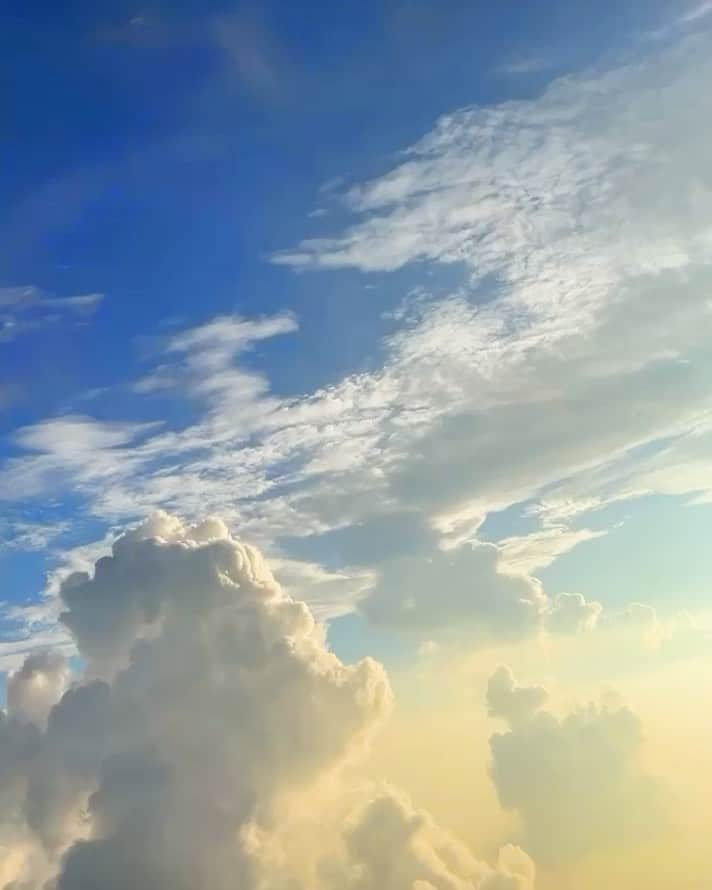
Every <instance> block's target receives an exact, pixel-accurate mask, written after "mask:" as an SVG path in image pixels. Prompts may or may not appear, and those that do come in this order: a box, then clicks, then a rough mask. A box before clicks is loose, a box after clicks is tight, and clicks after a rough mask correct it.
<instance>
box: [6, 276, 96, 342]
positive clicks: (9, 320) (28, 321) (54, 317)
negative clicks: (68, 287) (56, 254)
mask: <svg viewBox="0 0 712 890" xmlns="http://www.w3.org/2000/svg"><path fill="white" fill-rule="evenodd" d="M103 300H104V294H101V293H91V294H77V295H74V296H69V297H52V296H49V295H48V294H47V293H46V292H45V291H43V290H41V289H40V288H38V287H35V286H34V285H27V286H19V287H0V343H2V342H5V343H7V342H9V341H10V340H14V339H15V337H17V336H18V335H20V334H23V333H26V332H28V331H34V330H38V329H42V328H46V327H48V326H50V325H54V324H57V323H59V322H63V321H66V320H67V319H68V318H69V319H71V318H75V319H77V318H79V319H81V318H86V317H88V316H90V315H92V314H93V313H94V312H96V311H97V309H98V308H99V306H100V304H101V303H102V301H103Z"/></svg>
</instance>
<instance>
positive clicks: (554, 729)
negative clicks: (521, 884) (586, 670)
mask: <svg viewBox="0 0 712 890" xmlns="http://www.w3.org/2000/svg"><path fill="white" fill-rule="evenodd" d="M546 697H547V696H546V691H545V690H544V689H543V688H542V687H538V686H537V687H521V686H518V685H517V684H516V682H515V681H514V677H513V676H512V672H511V670H510V669H509V668H506V667H500V668H499V669H498V670H497V672H496V673H495V674H494V675H493V676H492V677H491V678H490V681H489V686H488V690H487V700H488V705H489V709H490V713H491V714H492V715H493V716H496V717H501V718H502V719H503V720H505V722H507V723H508V725H509V728H508V729H507V731H505V732H499V733H495V734H494V735H493V736H492V738H491V739H490V747H491V751H492V767H491V774H492V779H493V781H494V784H495V786H496V789H497V794H498V796H499V799H500V802H501V804H502V806H503V807H505V808H507V809H511V810H515V811H516V812H517V813H518V814H519V816H520V818H521V821H522V825H523V831H524V840H525V842H526V846H527V849H529V850H531V851H532V853H533V854H534V855H535V857H536V858H537V860H538V861H539V860H540V861H541V862H545V863H554V864H561V863H566V862H569V861H572V860H576V859H580V858H581V857H583V856H585V855H586V854H588V853H591V852H594V851H601V850H607V849H611V848H613V849H616V848H618V849H628V848H630V846H631V845H632V844H634V843H636V842H638V841H640V840H642V839H644V838H646V837H650V836H651V835H654V834H655V833H656V832H659V831H661V830H662V829H663V828H664V826H665V819H666V807H667V799H666V795H665V793H664V790H663V788H662V786H661V785H660V783H659V782H658V781H657V780H656V779H655V778H654V777H653V776H651V775H649V774H648V773H647V772H646V771H645V769H644V767H643V766H642V763H641V758H640V755H641V744H642V739H643V736H642V727H641V724H640V721H639V719H638V717H637V716H636V715H635V714H634V713H633V712H632V711H630V710H629V709H628V708H625V707H608V706H605V705H600V706H599V705H596V704H589V705H588V706H586V707H583V708H579V709H576V710H573V711H571V712H570V713H568V714H567V715H565V716H564V717H562V718H559V717H557V716H555V715H554V714H553V713H552V712H550V711H548V710H545V709H544V707H543V705H544V703H545V701H546Z"/></svg>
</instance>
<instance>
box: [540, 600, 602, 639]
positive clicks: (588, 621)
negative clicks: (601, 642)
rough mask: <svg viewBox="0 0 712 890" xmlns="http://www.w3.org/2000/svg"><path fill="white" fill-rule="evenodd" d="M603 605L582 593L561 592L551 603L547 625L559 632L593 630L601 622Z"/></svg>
mask: <svg viewBox="0 0 712 890" xmlns="http://www.w3.org/2000/svg"><path fill="white" fill-rule="evenodd" d="M602 612H603V606H602V605H601V604H600V603H597V602H596V601H595V600H594V601H590V600H586V598H585V597H584V596H583V595H582V594H580V593H559V594H557V595H556V596H555V597H554V599H553V601H552V602H551V603H550V605H549V609H548V614H547V627H548V628H549V629H550V630H553V631H555V632H559V633H580V632H583V631H587V630H593V629H594V628H595V627H596V626H597V625H598V622H599V619H600V617H601V614H602Z"/></svg>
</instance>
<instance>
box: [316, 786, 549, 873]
mask: <svg viewBox="0 0 712 890" xmlns="http://www.w3.org/2000/svg"><path fill="white" fill-rule="evenodd" d="M345 846H346V856H345V857H344V858H345V862H342V861H334V862H330V863H327V865H326V866H325V867H324V872H325V875H326V880H325V887H326V888H328V890H332V888H333V890H534V879H535V867H534V863H533V862H532V861H531V859H530V858H529V857H528V856H527V854H526V853H524V852H523V851H522V850H520V849H519V848H518V847H514V846H507V847H503V848H502V849H501V850H500V851H499V855H498V861H497V863H496V865H495V866H494V867H491V866H489V865H487V864H485V863H483V862H480V861H479V860H477V859H475V858H474V856H473V855H472V853H471V852H470V851H469V850H468V849H467V847H466V846H465V845H464V844H462V843H461V842H460V841H458V840H457V839H456V838H454V837H453V836H452V835H450V834H449V833H448V832H447V831H445V830H444V829H442V828H441V827H440V826H439V825H438V824H437V823H435V822H434V821H433V819H432V818H431V816H430V815H429V814H428V813H427V812H425V811H423V810H416V809H414V807H413V805H412V804H411V803H410V801H409V800H408V798H407V797H406V796H405V795H403V794H402V793H399V792H397V791H395V790H394V789H385V790H384V791H382V792H381V793H380V794H378V795H376V796H375V797H373V799H372V800H370V801H369V802H368V803H367V804H366V806H364V807H363V808H362V810H361V812H360V813H358V814H357V815H356V816H355V817H352V820H351V824H349V825H348V826H347V828H346V831H345Z"/></svg>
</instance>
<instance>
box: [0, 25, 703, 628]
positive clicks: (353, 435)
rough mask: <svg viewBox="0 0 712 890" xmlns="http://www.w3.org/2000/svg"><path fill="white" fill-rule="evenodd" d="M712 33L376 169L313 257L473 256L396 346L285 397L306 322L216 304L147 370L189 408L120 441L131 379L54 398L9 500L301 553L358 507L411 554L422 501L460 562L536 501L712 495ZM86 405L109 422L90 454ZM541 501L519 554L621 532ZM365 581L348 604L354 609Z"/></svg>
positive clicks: (413, 316)
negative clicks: (378, 359) (243, 314)
mask: <svg viewBox="0 0 712 890" xmlns="http://www.w3.org/2000/svg"><path fill="white" fill-rule="evenodd" d="M709 43H710V35H709V34H708V33H707V32H705V31H701V32H700V33H699V34H698V35H693V36H689V37H686V38H685V39H684V40H681V41H679V42H678V43H677V44H676V45H674V46H670V47H666V48H660V51H659V52H656V53H655V54H653V55H651V57H650V58H647V59H634V60H629V61H628V62H627V63H625V64H621V65H619V66H618V67H617V68H611V69H610V70H606V71H603V70H599V71H589V72H586V73H584V74H581V75H577V76H571V77H566V78H560V79H559V80H557V81H555V82H554V83H553V84H551V85H550V87H549V88H547V90H546V91H545V92H544V93H542V95H541V96H539V97H537V98H535V99H532V100H526V101H518V102H510V103H505V104H502V105H495V106H491V107H489V108H467V109H461V110H459V111H456V112H454V113H452V114H450V115H447V116H446V117H444V118H443V119H442V120H441V121H439V122H438V123H437V124H436V126H435V127H434V128H433V130H432V131H431V132H430V133H429V134H427V135H426V136H425V137H424V138H423V140H421V142H419V143H418V144H417V145H415V146H411V147H410V149H408V150H406V152H405V153H404V155H401V156H399V161H398V162H396V163H395V164H394V165H393V167H392V169H391V170H390V171H386V172H385V173H384V174H383V175H382V176H380V177H378V178H376V179H374V180H372V181H369V182H364V183H361V184H359V185H357V186H355V187H354V188H352V189H351V190H350V191H349V192H348V193H347V194H346V195H345V196H344V199H345V201H346V203H347V205H348V207H349V208H350V209H351V210H352V211H353V213H354V222H353V225H352V227H351V228H350V229H349V230H348V231H345V232H338V231H337V232H332V233H331V235H329V236H328V237H327V238H326V241H325V242H324V241H322V242H320V243H313V242H310V243H309V244H307V245H301V246H299V248H298V252H301V253H304V254H305V256H306V255H308V257H307V259H306V260H304V261H303V262H301V261H300V263H298V265H306V266H309V267H312V268H320V267H322V266H329V267H334V266H338V267H339V268H341V267H343V266H356V267H357V268H359V269H360V270H362V271H369V270H372V269H373V270H381V269H390V268H397V267H400V266H401V265H403V264H414V263H419V262H427V263H429V264H430V266H429V271H431V270H432V268H437V267H438V266H439V265H440V264H446V263H450V262H453V261H454V262H458V263H460V264H461V265H462V267H463V268H464V270H465V275H464V280H463V282H462V285H461V286H460V287H459V288H457V289H456V290H454V291H452V292H450V293H449V295H448V296H447V297H445V298H444V299H439V300H436V299H435V298H434V297H433V296H432V295H428V294H427V293H424V294H421V297H422V299H419V300H418V301H415V302H414V305H413V306H411V307H410V308H409V311H408V312H407V313H406V314H405V315H402V316H399V318H398V319H397V320H396V319H393V321H394V322H395V324H396V327H395V330H394V332H393V333H392V334H390V335H389V336H387V337H385V338H384V339H383V341H382V343H381V344H380V345H381V346H382V347H383V355H384V359H383V363H382V366H381V367H380V368H378V369H376V370H373V371H370V372H364V373H355V374H351V375H347V376H345V377H344V378H342V379H341V380H337V381H335V382H334V383H332V384H331V385H328V386H324V387H321V388H319V389H317V390H316V391H312V392H307V393H303V394H300V395H293V396H290V397H284V396H279V395H278V394H275V393H274V392H272V391H271V389H270V381H269V378H268V376H267V375H266V374H265V373H264V371H263V370H262V368H261V367H260V362H259V356H257V355H254V354H250V350H252V349H253V347H255V346H256V345H257V344H258V343H261V342H266V340H267V338H270V337H272V336H282V335H286V334H290V333H293V332H294V331H295V328H296V320H295V319H294V318H293V317H292V316H290V315H287V314H278V315H275V316H272V317H269V318H262V319H243V318H239V317H235V316H223V317H218V318H215V319H212V320H208V321H207V322H205V323H203V324H200V325H197V326H195V327H193V328H188V329H186V330H184V331H182V332H177V333H174V334H173V335H172V336H168V337H167V338H166V339H165V340H164V341H163V346H162V349H161V350H160V354H159V355H157V356H154V358H155V359H156V362H155V365H154V366H153V367H152V368H151V369H149V370H148V373H147V374H145V375H144V376H143V377H142V378H141V379H140V380H139V381H138V383H136V384H135V386H136V389H137V390H138V392H137V393H136V394H135V395H136V397H137V398H139V399H140V400H141V403H140V405H139V406H137V416H138V417H140V418H142V419H143V418H147V417H151V416H152V413H151V412H152V411H153V410H154V409H155V402H152V401H151V399H152V394H153V393H155V392H157V391H160V390H167V391H169V392H170V393H171V395H172V397H176V398H184V399H187V400H189V406H190V415H191V417H192V418H193V419H192V420H191V421H190V422H188V423H186V424H185V425H183V426H180V427H177V428H173V429H168V428H166V426H165V425H163V426H161V427H160V428H159V427H154V428H152V429H148V428H146V427H145V426H144V425H143V424H126V421H125V420H120V421H116V422H115V424H116V425H115V426H112V427H111V429H112V430H114V432H116V431H117V430H122V429H123V430H124V433H123V435H124V436H125V439H124V441H121V442H118V441H117V442H115V443H113V444H111V445H105V444H104V443H105V442H107V440H106V438H105V437H106V435H107V432H106V430H107V426H108V425H110V421H109V420H107V419H105V418H107V416H111V406H110V404H108V402H107V404H106V405H104V406H103V407H104V409H105V410H102V412H101V417H102V418H103V419H102V420H98V419H93V418H88V417H84V418H82V419H81V422H80V421H79V419H78V418H76V417H68V418H50V419H47V420H45V421H40V422H38V423H36V424H34V425H33V426H32V427H30V428H26V429H25V430H21V431H20V432H19V434H18V436H17V439H16V444H17V446H18V449H19V452H20V453H18V454H15V455H13V457H12V458H10V459H9V460H7V461H5V463H4V464H3V466H2V467H1V468H0V497H2V498H3V499H4V500H5V501H6V502H8V503H10V502H12V501H13V499H16V498H17V495H18V493H21V494H22V498H23V499H27V498H38V499H40V498H46V497H47V495H48V494H50V493H51V495H52V496H53V497H62V498H64V499H65V500H69V498H70V497H71V499H72V501H73V502H74V501H75V500H76V498H80V499H81V500H82V502H83V506H84V507H85V510H86V514H87V515H89V516H91V517H92V518H98V519H100V520H101V521H102V522H103V523H105V524H111V523H116V522H121V523H124V522H127V521H135V520H136V519H138V518H139V517H141V516H142V515H145V514H146V513H147V512H150V511H151V510H154V509H156V508H167V509H171V510H174V511H177V512H180V513H181V515H185V516H187V517H189V518H197V517H199V516H201V515H204V513H205V512H206V511H207V512H216V513H219V514H220V515H222V516H224V517H225V518H226V520H228V521H229V522H230V523H231V524H232V525H236V526H237V525H239V527H240V528H241V529H243V530H244V532H245V533H246V534H248V535H249V536H250V538H251V540H255V541H256V542H257V543H259V544H260V546H262V547H263V548H264V549H266V550H268V551H269V552H274V553H279V554H280V556H281V557H282V558H284V559H292V558H294V556H295V553H296V552H297V550H299V546H298V545H294V544H293V542H294V541H295V540H298V539H302V540H307V539H308V540H309V541H310V542H311V543H313V545H314V546H313V553H314V554H316V555H313V556H310V560H311V561H312V562H315V561H317V560H318V559H320V558H322V555H323V550H322V552H321V553H320V551H319V546H320V544H322V545H323V546H324V548H325V547H326V545H327V543H328V540H330V539H329V538H328V536H329V535H331V534H332V533H334V531H335V530H343V529H356V530H358V529H362V528H368V527H375V526H376V525H378V526H379V529H380V531H379V534H378V535H377V536H373V539H372V548H373V549H372V554H373V555H374V558H373V562H374V563H375V562H378V563H379V565H380V563H385V562H388V561H389V558H391V559H393V558H395V557H396V556H397V555H399V553H400V548H401V543H400V540H399V538H400V534H399V533H398V530H399V528H400V525H401V522H402V517H403V516H404V515H409V516H414V517H417V518H418V519H419V520H421V521H422V524H423V525H424V526H427V527H428V528H429V529H430V530H431V531H432V532H433V533H434V534H435V536H436V537H439V538H440V539H441V540H440V541H439V542H437V541H436V542H431V543H432V544H433V546H430V545H429V551H428V555H429V556H432V558H433V560H434V561H435V563H438V564H440V565H442V558H441V556H440V555H439V554H438V553H434V551H435V550H436V549H437V546H438V543H440V544H446V545H447V546H450V547H451V548H454V549H457V548H458V547H464V548H465V550H466V551H467V548H468V547H470V544H469V542H470V541H471V540H472V539H473V537H475V535H476V532H477V528H478V527H479V526H480V525H481V523H482V521H483V520H484V519H485V517H486V516H487V515H489V514H491V513H492V512H494V511H499V510H505V509H508V508H512V507H514V505H526V504H529V503H531V502H532V501H534V502H541V503H544V502H545V501H546V502H552V503H554V502H555V503H575V504H578V505H583V507H582V509H581V511H580V513H578V514H577V516H578V519H582V518H583V516H584V515H585V513H586V512H587V510H593V509H597V506H598V505H601V504H605V503H611V502H612V501H615V500H617V499H618V500H620V499H623V498H626V497H633V496H640V495H641V494H643V493H646V492H666V493H673V494H683V496H684V497H685V498H686V499H688V500H694V499H696V500H699V499H704V498H705V497H709V478H710V476H709V459H708V458H707V457H706V453H705V450H707V451H708V450H709V441H708V439H709V416H710V411H712V399H711V397H710V389H709V379H710V374H711V373H712V362H711V361H710V356H709V349H708V343H709V340H710V337H711V336H712V312H711V311H710V303H709V299H708V296H707V295H708V293H709V288H710V278H709V268H710V265H709V260H710V253H711V251H712V234H711V231H712V230H710V226H709V219H710V216H709V209H710V206H712V200H711V199H710V195H711V194H712V188H711V186H710V178H709V164H708V159H707V156H706V154H705V152H704V151H703V149H702V146H704V145H706V144H707V143H708V142H709V139H707V138H706V128H707V126H708V124H707V122H708V121H709V120H712V115H710V114H709V113H708V112H709V110H710V109H709V108H708V107H707V106H708V105H709V101H710V98H709V90H708V89H707V82H708V80H709V77H708V75H709V74H712V71H711V70H710V64H711V63H710V59H712V53H710V52H709ZM660 107H665V108H666V109H667V110H668V111H669V114H667V115H666V116H663V117H666V118H667V119H666V120H665V121H663V119H662V117H661V115H660V114H659V109H660ZM284 259H285V258H284V257H282V260H284ZM65 422H66V423H67V424H68V426H67V428H66V430H65V431H64V432H69V429H70V427H71V429H72V431H73V432H76V434H77V438H78V440H81V439H82V438H88V437H89V436H96V437H97V440H98V441H99V443H100V444H101V447H100V448H98V449H97V450H96V453H95V454H92V460H91V461H90V460H88V459H87V452H86V451H85V452H83V453H81V454H80V453H79V451H78V450H74V449H73V448H72V447H70V446H69V445H67V444H66V442H65V439H68V438H69V436H66V437H65V435H64V434H63V430H62V426H61V425H62V423H65ZM58 442H61V443H62V444H61V447H57V443H58ZM38 443H41V446H42V450H41V451H40V450H38V447H37V444H38ZM522 509H524V510H525V509H526V506H523V507H522ZM537 519H538V520H539V521H540V523H541V528H539V529H534V530H533V532H532V533H531V534H530V535H529V536H528V538H527V540H523V539H522V536H518V537H514V536H509V537H508V538H506V539H505V540H503V541H501V542H500V549H501V553H502V555H503V556H502V561H501V564H500V569H506V568H507V566H509V568H516V569H518V570H520V571H521V570H527V571H529V572H531V571H535V570H536V569H537V568H541V567H542V566H544V565H546V564H547V563H548V562H550V561H552V560H554V559H556V558H557V557H558V556H560V555H561V554H562V553H564V552H567V550H569V549H570V548H571V547H573V546H575V545H577V544H578V543H580V542H582V541H584V540H586V539H588V538H590V537H592V536H593V535H594V534H600V533H601V532H600V531H593V530H588V531H587V530H586V529H582V528H581V527H579V523H578V520H577V525H576V527H572V521H571V519H570V518H569V519H563V520H562V519H560V520H559V521H556V522H554V519H553V516H550V517H548V518H547V516H546V515H545V514H544V513H542V514H541V515H539V516H538V517H537ZM391 532H392V533H391ZM376 538H377V539H378V540H376ZM391 541H393V542H394V549H393V551H392V552H391V553H390V554H388V553H385V554H384V553H383V552H382V551H384V550H387V548H388V544H389V542H391ZM396 544H397V548H398V551H397V552H396ZM290 548H291V549H290ZM433 554H434V555H433ZM426 558H427V557H426ZM469 558H471V557H470V556H469V554H468V555H465V556H460V557H457V558H455V557H453V559H455V562H458V561H462V562H463V563H464V562H466V561H467V559H469ZM362 565H363V567H365V568H367V569H368V568H373V566H372V565H369V563H368V560H365V561H364V563H362ZM332 569H335V570H336V571H342V570H343V571H345V572H350V568H349V566H348V563H344V564H343V565H340V566H336V567H334V566H333V565H332V564H330V570H332ZM502 574H506V572H503V571H498V572H495V575H502ZM495 580H496V579H495ZM485 587H486V585H485ZM343 589H344V598H343V600H342V603H341V604H340V605H337V604H334V608H335V611H346V610H348V609H353V607H354V603H355V600H356V597H355V596H354V595H353V589H352V588H351V587H349V585H345V586H344V588H343ZM433 589H434V590H439V587H437V586H436V587H434V588H433ZM450 590H452V591H457V590H462V585H461V584H459V583H453V584H452V585H451V586H449V587H448V595H447V596H446V598H445V601H446V603H447V602H450V599H449V597H450V596H454V597H456V596H457V595H459V594H457V595H456V594H455V593H454V592H453V593H452V594H450V592H449V591H450ZM419 596H420V597H421V599H424V598H425V594H424V593H423V594H422V595H419ZM473 597H474V598H475V599H476V595H474V594H466V595H465V594H464V593H463V594H462V598H463V601H464V600H468V599H469V601H471V600H472V599H473ZM386 599H387V598H386ZM386 599H384V600H382V602H383V603H385V602H386ZM504 602H505V603H509V604H510V605H511V601H510V600H507V599H506V598H505V601H504ZM383 609H384V614H385V612H386V611H388V609H386V607H385V606H383ZM419 609H420V611H423V612H425V611H427V610H426V609H425V607H424V605H423V604H422V602H421V603H420V605H419ZM453 609H454V606H453ZM376 611H378V610H376V609H375V607H374V613H375V612H376ZM455 612H457V610H456V609H455ZM409 620H410V619H409Z"/></svg>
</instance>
